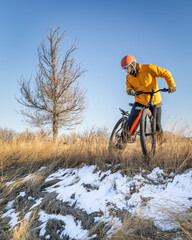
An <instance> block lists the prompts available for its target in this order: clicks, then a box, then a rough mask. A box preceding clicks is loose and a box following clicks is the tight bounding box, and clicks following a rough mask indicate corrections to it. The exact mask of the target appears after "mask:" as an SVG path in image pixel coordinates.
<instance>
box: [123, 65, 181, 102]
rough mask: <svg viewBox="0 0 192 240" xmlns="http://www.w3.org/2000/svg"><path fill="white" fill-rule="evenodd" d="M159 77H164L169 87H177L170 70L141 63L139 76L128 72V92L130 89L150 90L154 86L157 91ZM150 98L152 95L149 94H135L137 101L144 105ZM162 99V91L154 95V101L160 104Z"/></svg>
mask: <svg viewBox="0 0 192 240" xmlns="http://www.w3.org/2000/svg"><path fill="white" fill-rule="evenodd" d="M138 64H139V63H138ZM157 77H160V78H164V79H165V80H166V82H167V85H168V87H170V86H174V87H176V85H175V82H174V79H173V77H172V75H171V73H170V72H169V71H168V70H166V69H163V68H161V67H158V66H156V65H153V64H139V72H138V75H137V77H135V76H132V75H130V74H127V77H126V85H127V89H126V92H127V93H128V91H129V89H134V90H135V91H144V92H145V91H146V92H150V91H151V89H152V88H154V89H155V91H156V90H158V89H159V87H158V83H157ZM149 100H150V95H147V94H141V95H139V96H135V102H138V103H141V104H143V105H145V104H147V103H148V102H149ZM161 100H162V97H161V94H160V92H158V93H156V94H155V95H154V97H153V103H154V104H159V103H160V102H161Z"/></svg>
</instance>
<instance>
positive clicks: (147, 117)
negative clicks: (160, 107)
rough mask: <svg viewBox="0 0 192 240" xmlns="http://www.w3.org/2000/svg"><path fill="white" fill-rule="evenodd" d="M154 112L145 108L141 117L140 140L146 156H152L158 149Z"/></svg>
mask: <svg viewBox="0 0 192 240" xmlns="http://www.w3.org/2000/svg"><path fill="white" fill-rule="evenodd" d="M154 120H155V119H154V118H153V114H152V112H151V111H150V110H149V109H147V108H145V109H144V110H143V113H142V115H141V119H140V141H141V148H142V151H143V154H144V156H145V157H148V158H151V157H153V156H154V155H155V151H156V136H155V125H156V124H155V122H154Z"/></svg>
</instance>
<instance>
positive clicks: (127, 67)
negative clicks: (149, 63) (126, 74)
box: [123, 65, 131, 70]
mask: <svg viewBox="0 0 192 240" xmlns="http://www.w3.org/2000/svg"><path fill="white" fill-rule="evenodd" d="M130 67H131V65H128V66H126V67H124V68H123V69H125V70H127V69H129V68H130Z"/></svg>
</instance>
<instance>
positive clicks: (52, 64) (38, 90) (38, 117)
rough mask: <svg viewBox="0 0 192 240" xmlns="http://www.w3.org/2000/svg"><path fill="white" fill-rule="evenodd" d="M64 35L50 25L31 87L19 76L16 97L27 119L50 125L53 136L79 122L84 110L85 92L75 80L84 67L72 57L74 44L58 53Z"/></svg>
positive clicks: (39, 51)
mask: <svg viewBox="0 0 192 240" xmlns="http://www.w3.org/2000/svg"><path fill="white" fill-rule="evenodd" d="M64 37H65V32H61V31H60V27H58V28H56V29H52V28H51V27H50V28H49V33H48V34H47V35H46V37H45V39H44V40H43V41H42V44H41V45H40V47H39V48H38V57H39V65H38V72H37V74H36V78H35V85H34V88H32V87H31V84H30V81H28V82H27V81H25V80H24V79H20V81H19V84H20V92H21V98H19V99H17V101H18V102H19V103H21V104H22V105H24V106H25V107H26V108H25V110H22V111H21V113H22V114H23V115H24V116H26V117H27V119H26V121H27V122H28V123H30V124H32V125H34V126H37V127H40V126H43V125H47V124H51V125H52V131H53V138H54V139H55V138H56V137H57V136H58V130H59V128H62V127H64V128H66V129H69V128H71V127H74V126H75V125H77V124H79V123H81V121H82V113H83V110H84V109H85V92H83V91H82V90H81V89H80V85H79V81H78V80H79V78H80V77H81V76H82V75H83V74H84V73H85V72H86V70H85V69H83V67H82V66H81V65H79V64H77V63H76V60H75V58H74V56H73V54H74V51H75V50H76V43H74V44H73V45H72V46H71V47H70V48H69V49H68V50H67V51H66V52H65V54H64V56H61V53H60V44H61V42H62V40H63V38H64Z"/></svg>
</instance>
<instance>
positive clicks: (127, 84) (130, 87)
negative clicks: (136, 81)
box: [126, 78, 134, 94]
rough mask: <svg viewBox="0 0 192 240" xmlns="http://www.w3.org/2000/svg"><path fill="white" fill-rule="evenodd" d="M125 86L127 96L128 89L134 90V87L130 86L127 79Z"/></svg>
mask: <svg viewBox="0 0 192 240" xmlns="http://www.w3.org/2000/svg"><path fill="white" fill-rule="evenodd" d="M126 86H127V88H126V92H127V94H128V91H129V90H130V89H134V87H133V86H132V85H131V84H130V82H129V80H128V79H127V78H126Z"/></svg>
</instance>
